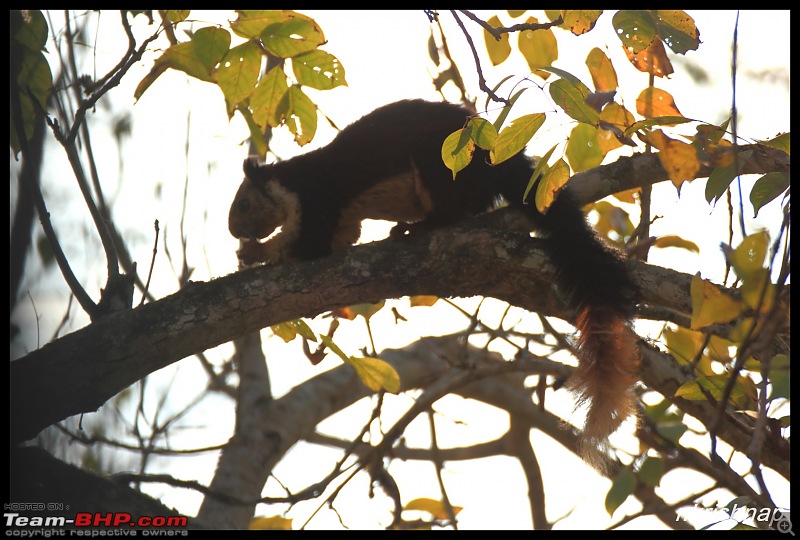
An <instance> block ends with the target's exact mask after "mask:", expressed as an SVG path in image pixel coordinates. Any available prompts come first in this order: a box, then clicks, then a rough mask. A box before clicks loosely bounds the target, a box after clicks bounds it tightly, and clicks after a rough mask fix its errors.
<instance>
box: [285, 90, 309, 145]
mask: <svg viewBox="0 0 800 540" xmlns="http://www.w3.org/2000/svg"><path fill="white" fill-rule="evenodd" d="M278 114H279V115H281V116H283V117H284V118H285V121H286V126H287V127H288V128H289V131H291V132H292V134H293V135H294V140H295V141H296V142H297V144H299V145H300V146H303V145H305V144H308V143H309V142H310V141H311V139H313V138H314V134H315V133H316V132H317V107H316V105H314V102H313V101H311V99H309V97H308V96H307V95H305V93H303V91H302V90H301V89H300V87H298V86H290V87H289V89H288V90H287V91H286V93H285V94H284V96H283V99H281V102H280V103H279V104H278Z"/></svg>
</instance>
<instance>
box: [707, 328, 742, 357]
mask: <svg viewBox="0 0 800 540" xmlns="http://www.w3.org/2000/svg"><path fill="white" fill-rule="evenodd" d="M735 346H736V344H735V343H734V342H733V341H731V340H729V339H725V338H722V337H719V336H715V335H712V336H711V339H710V340H709V341H708V347H707V350H708V355H709V357H711V359H713V360H715V361H717V362H722V363H723V364H727V363H728V362H730V361H731V358H732V356H731V352H730V349H731V348H732V347H735Z"/></svg>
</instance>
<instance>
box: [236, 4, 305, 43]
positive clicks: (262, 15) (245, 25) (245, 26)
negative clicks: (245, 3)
mask: <svg viewBox="0 0 800 540" xmlns="http://www.w3.org/2000/svg"><path fill="white" fill-rule="evenodd" d="M236 13H237V14H238V17H237V18H236V20H235V21H232V22H231V30H233V31H234V33H236V35H238V36H241V37H243V38H246V39H254V38H259V37H261V33H262V32H263V31H264V29H265V28H266V27H267V26H269V25H270V24H274V23H276V22H280V21H287V20H289V19H290V18H292V17H296V16H298V17H305V15H301V14H299V13H295V12H294V11H288V10H275V9H271V10H255V9H248V10H243V11H237V12H236Z"/></svg>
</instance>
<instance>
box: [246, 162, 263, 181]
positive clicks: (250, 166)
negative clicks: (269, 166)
mask: <svg viewBox="0 0 800 540" xmlns="http://www.w3.org/2000/svg"><path fill="white" fill-rule="evenodd" d="M260 167H261V161H260V160H259V159H258V156H248V157H247V158H246V159H245V160H244V163H243V164H242V169H244V175H245V176H246V177H248V178H250V179H253V178H255V177H256V176H258V169H259V168H260Z"/></svg>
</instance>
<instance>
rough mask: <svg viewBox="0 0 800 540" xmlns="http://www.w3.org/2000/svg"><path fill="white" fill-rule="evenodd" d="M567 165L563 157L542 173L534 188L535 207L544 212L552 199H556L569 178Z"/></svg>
mask: <svg viewBox="0 0 800 540" xmlns="http://www.w3.org/2000/svg"><path fill="white" fill-rule="evenodd" d="M569 178H570V174H569V165H567V163H566V161H564V160H563V159H559V160H558V161H556V162H555V164H553V166H552V167H550V169H549V170H548V171H547V172H546V173H544V176H543V177H542V179H541V181H540V182H539V186H538V187H537V188H536V197H535V201H536V209H537V210H539V212H541V213H545V212H546V211H547V209H548V208H550V205H551V204H553V201H554V200H555V199H556V194H557V193H558V191H559V190H560V189H561V188H562V187H564V184H566V183H567V180H569Z"/></svg>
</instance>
